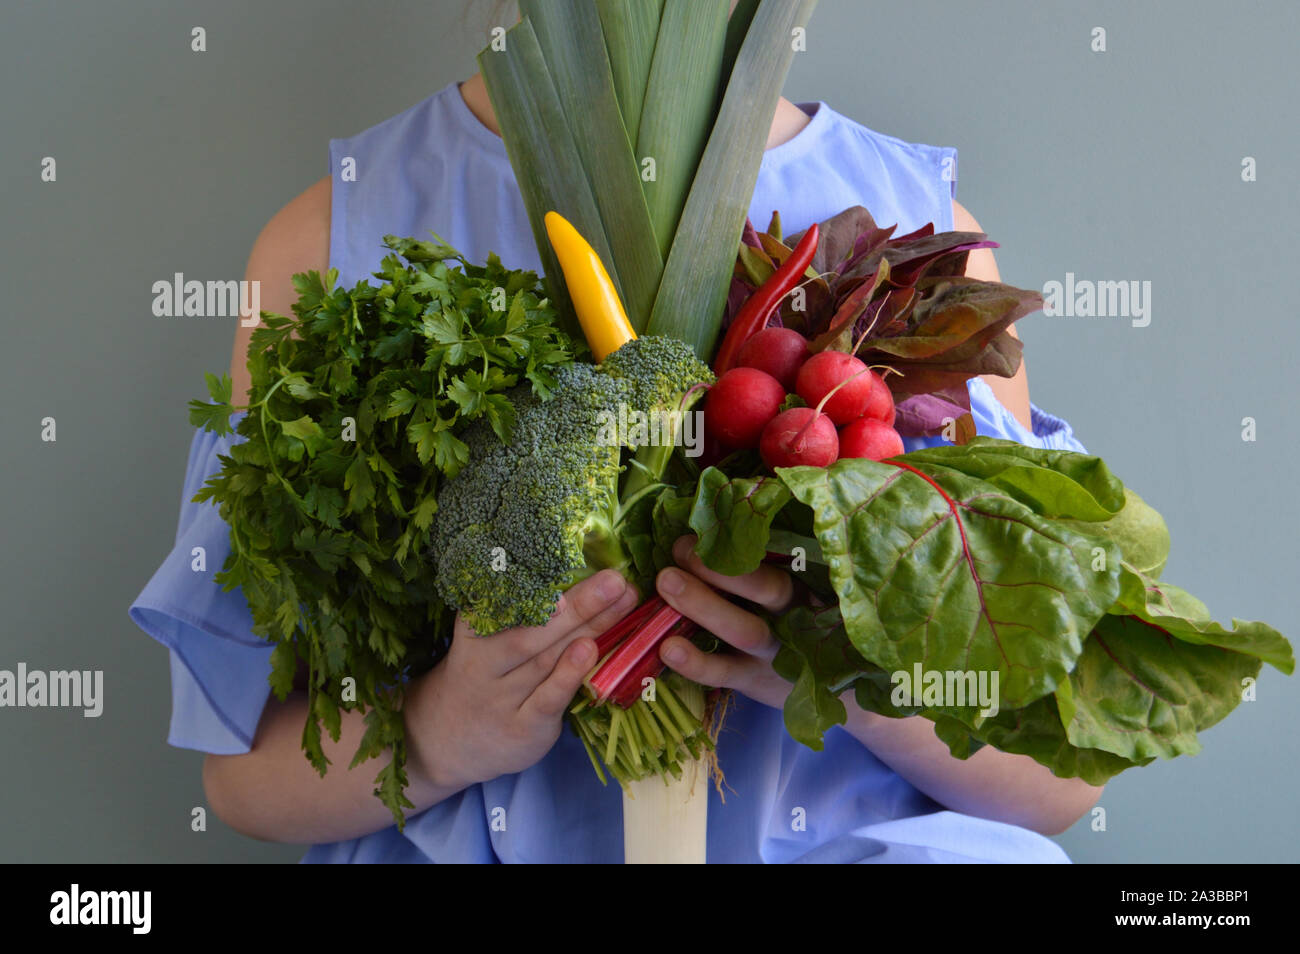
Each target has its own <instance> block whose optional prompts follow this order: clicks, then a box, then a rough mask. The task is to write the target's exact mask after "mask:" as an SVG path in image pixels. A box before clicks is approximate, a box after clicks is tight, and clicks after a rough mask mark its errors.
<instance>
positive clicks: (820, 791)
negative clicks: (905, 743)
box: [129, 83, 1084, 863]
mask: <svg viewBox="0 0 1300 954" xmlns="http://www.w3.org/2000/svg"><path fill="white" fill-rule="evenodd" d="M801 108H803V109H804V110H805V112H807V113H809V115H810V116H811V122H810V123H809V124H808V125H807V126H806V127H805V128H804V129H803V130H802V131H801V132H800V133H799V134H798V135H796V136H795V137H794V138H793V139H791V140H790V141H789V142H786V143H784V144H782V145H780V146H777V147H776V148H774V149H770V150H768V151H767V153H766V154H765V155H764V157H763V164H762V170H761V172H760V174H759V179H758V184H757V187H756V189H755V193H754V199H753V203H752V205H751V207H750V217H751V218H752V219H753V221H754V222H755V223H756V224H757V225H758V227H760V228H761V227H763V226H764V225H766V223H767V220H768V218H769V217H770V216H771V213H772V210H773V209H779V210H780V211H781V215H782V219H783V221H784V223H785V226H786V228H787V230H789V231H791V232H793V231H795V230H797V229H802V228H804V227H806V226H807V225H809V224H811V223H812V222H814V221H821V220H824V219H826V218H828V217H830V216H831V215H833V214H835V213H836V212H839V211H841V210H842V209H845V208H847V207H849V206H851V205H863V206H865V207H866V208H868V209H869V210H870V211H871V213H872V215H873V216H874V217H875V218H876V221H878V222H880V223H882V224H889V223H892V222H897V223H898V226H899V230H898V234H904V233H906V232H910V231H912V230H914V229H916V228H918V227H920V226H921V225H923V224H925V223H927V222H933V223H934V225H935V228H936V229H937V230H939V231H945V230H949V229H951V228H952V226H953V221H952V204H951V200H952V198H953V197H954V195H955V192H956V177H955V169H956V156H957V153H956V150H955V149H952V148H944V147H936V146H928V145H920V144H916V143H908V142H903V141H902V140H899V139H896V138H893V137H891V136H886V135H882V134H881V133H877V132H874V131H872V130H870V129H867V128H866V127H864V126H862V125H859V124H858V123H855V122H853V121H851V120H849V119H847V118H846V117H844V116H842V115H840V114H838V113H836V112H834V111H833V110H832V109H830V107H828V106H827V105H826V104H825V103H809V104H803V105H802V107H801ZM347 159H351V160H353V162H354V163H355V169H356V181H349V182H340V181H339V176H338V171H339V169H340V168H342V164H343V163H344V161H345V160H347ZM329 162H330V165H329V169H330V174H331V175H332V176H333V177H334V187H333V200H332V210H331V211H332V218H331V227H330V264H331V265H332V266H333V267H334V268H337V269H338V270H339V273H340V278H341V281H342V283H343V284H344V285H346V286H348V287H351V286H352V285H353V284H354V283H355V282H357V281H358V280H362V279H367V278H369V277H370V273H371V272H372V271H374V270H375V269H376V268H378V267H379V263H380V260H381V259H382V257H383V255H384V254H385V251H386V250H385V249H384V248H383V247H382V245H381V244H380V241H381V237H382V236H383V235H386V234H396V235H412V236H417V237H426V236H427V232H428V231H429V230H433V231H435V232H437V233H438V234H439V235H441V236H442V237H443V238H444V239H446V240H447V241H448V242H450V243H451V244H452V245H454V246H455V247H456V248H458V249H460V250H461V251H462V252H464V253H465V254H466V256H467V257H468V258H469V259H470V260H471V261H482V260H483V259H485V258H486V256H487V254H488V253H489V252H492V251H495V252H497V253H498V254H499V255H500V256H501V258H502V260H503V261H505V262H506V263H507V264H509V265H510V266H511V267H521V268H522V267H528V268H534V269H537V270H539V271H540V261H539V259H538V255H537V250H536V248H535V247H534V245H533V240H532V232H531V230H530V229H529V226H528V219H527V216H526V214H525V212H524V207H523V204H522V201H521V199H520V197H519V193H518V188H517V186H516V184H515V180H514V175H513V172H512V171H511V168H510V163H509V160H508V159H507V156H506V151H505V147H504V144H503V143H502V141H501V140H500V139H499V138H498V137H497V136H495V135H494V134H493V133H492V132H491V131H490V130H488V129H487V128H486V127H485V126H483V125H482V124H481V123H480V122H479V121H478V120H477V119H476V118H475V117H474V115H473V113H471V112H470V111H469V108H468V107H467V106H466V105H465V103H464V100H463V99H462V98H461V96H460V93H459V90H458V88H457V85H456V84H454V83H453V84H451V85H449V86H447V87H446V88H445V89H443V90H441V91H439V92H438V93H436V94H434V95H433V96H431V97H429V98H427V99H425V100H423V101H422V102H420V103H418V104H416V105H415V106H413V107H411V108H410V109H408V110H406V111H405V112H403V113H401V114H399V115H397V116H394V117H392V118H391V119H388V120H386V121H384V122H382V123H380V124H378V125H376V126H374V127H372V128H370V129H367V130H365V131H364V132H362V133H360V134H358V135H356V136H353V137H351V138H347V139H335V140H331V142H330V150H329ZM970 393H971V402H972V408H973V412H974V418H975V422H976V425H977V430H978V432H979V433H980V434H987V435H990V436H994V437H1002V438H1008V439H1011V440H1015V441H1019V442H1021V443H1024V444H1029V445H1033V446H1036V447H1051V448H1060V449H1066V450H1076V451H1082V450H1084V448H1083V446H1082V445H1081V444H1080V443H1079V442H1078V441H1077V440H1076V439H1075V437H1074V435H1073V433H1072V431H1071V429H1070V427H1069V425H1068V424H1067V423H1066V422H1064V421H1062V420H1061V419H1059V418H1056V417H1053V416H1052V415H1050V414H1047V413H1045V412H1043V411H1041V410H1039V409H1038V408H1034V409H1033V417H1032V423H1033V425H1034V426H1033V430H1032V432H1031V431H1028V430H1026V429H1025V428H1024V427H1023V426H1022V425H1021V424H1020V423H1019V422H1018V421H1016V419H1015V418H1014V417H1013V416H1012V415H1011V413H1010V412H1009V411H1007V410H1006V409H1005V408H1004V407H1003V406H1002V405H1001V404H999V403H998V401H997V400H996V399H995V398H994V396H993V393H992V391H991V390H990V389H989V388H988V386H987V385H986V384H985V383H984V382H983V381H980V380H979V379H975V380H973V381H972V382H971V384H970ZM235 439H237V440H239V439H242V438H235ZM231 440H232V438H230V437H224V438H219V437H216V436H215V435H212V434H210V433H207V432H203V431H198V432H196V433H195V435H194V438H193V442H192V444H191V447H190V455H189V462H188V465H187V468H186V474H185V484H184V488H183V490H182V495H181V510H180V520H179V524H178V528H177V533H176V543H175V547H174V549H173V550H172V552H171V553H170V554H169V555H168V556H167V558H166V560H164V561H163V564H162V566H160V567H159V569H158V570H157V572H156V573H155V574H154V576H153V578H152V579H151V580H150V581H149V583H148V585H146V586H145V588H144V590H143V591H142V592H141V593H140V595H139V597H138V598H137V599H136V601H135V602H134V603H133V604H132V606H131V607H130V611H129V612H130V616H131V618H132V619H133V620H134V621H135V622H136V624H137V625H139V626H140V628H141V629H143V630H144V631H145V632H146V633H148V634H149V635H150V636H152V637H154V638H155V639H157V640H158V641H159V642H160V643H162V644H163V645H164V646H166V647H167V648H168V650H169V652H170V656H171V674H172V696H173V708H172V719H171V728H170V732H169V735H168V742H169V743H170V744H172V745H176V746H181V747H183V748H190V749H197V750H199V751H202V752H211V753H217V754H238V753H243V752H247V751H249V749H250V747H251V745H252V740H253V737H254V735H255V733H256V729H257V724H258V721H259V718H260V716H261V713H262V710H263V707H264V706H265V704H266V702H267V699H268V698H269V695H270V690H269V687H268V684H267V674H268V673H269V671H270V663H269V656H270V649H269V647H268V646H267V645H265V644H264V643H263V642H262V641H261V640H260V639H259V638H258V637H256V636H254V635H253V634H252V633H251V631H250V624H251V618H250V616H249V612H248V607H247V604H246V603H245V601H244V598H243V594H242V592H241V591H239V590H235V591H232V592H229V593H223V592H222V591H221V588H220V587H219V586H218V585H217V584H216V583H214V582H213V581H212V574H213V573H214V572H215V571H216V570H217V569H219V568H220V567H221V564H222V562H223V561H224V560H225V557H226V555H227V554H228V552H229V547H230V544H229V537H228V528H227V527H226V525H225V524H224V522H223V521H222V520H221V518H220V516H219V515H218V512H217V508H216V507H214V506H211V505H207V504H204V505H199V504H194V503H191V502H190V498H191V497H192V496H193V495H194V494H195V493H196V492H197V491H198V489H199V488H200V487H201V486H202V484H203V482H204V481H205V480H206V479H207V477H208V476H209V475H211V474H213V473H215V472H216V471H217V470H218V469H219V468H220V463H219V461H218V460H217V455H218V454H221V453H224V452H225V451H226V450H227V448H228V447H229V446H230V441H231ZM905 443H906V444H907V448H908V450H913V449H915V448H917V447H920V446H932V445H934V444H939V443H943V441H942V440H941V439H939V438H930V439H908V440H907V441H906V442H905ZM195 546H203V547H205V548H206V550H207V570H206V572H194V571H193V570H192V569H191V561H192V556H191V553H192V548H193V547H195ZM718 754H719V758H720V760H721V764H722V766H723V768H724V771H725V772H726V776H727V780H728V783H729V785H730V787H731V788H732V789H734V793H733V792H728V793H727V796H726V800H725V803H724V802H723V801H722V800H721V798H720V797H719V796H718V793H717V792H716V791H713V790H712V789H710V792H709V799H710V802H709V826H708V850H707V857H708V860H709V861H710V862H793V861H803V862H1066V861H1068V859H1067V858H1066V856H1065V854H1064V852H1063V851H1062V850H1061V849H1060V848H1059V847H1058V846H1057V845H1056V844H1055V843H1054V842H1052V841H1050V840H1049V839H1047V838H1044V837H1042V836H1040V835H1038V834H1035V833H1033V832H1030V831H1027V830H1025V829H1022V828H1018V827H1015V826H1012V825H1007V824H1002V823H998V822H991V821H985V820H983V819H977V818H972V817H968V816H965V815H961V814H958V813H956V812H952V811H947V810H945V809H944V808H943V807H942V806H941V805H939V804H937V803H936V802H934V801H933V800H931V799H930V798H928V797H927V796H925V795H923V794H922V793H921V792H919V791H918V790H917V789H915V788H914V787H913V786H912V785H911V784H910V783H908V782H907V781H905V780H904V779H903V778H902V777H900V776H899V775H897V774H896V773H895V772H893V771H892V770H891V769H889V768H888V767H887V766H885V765H884V764H883V763H882V762H880V761H879V760H878V759H876V758H875V756H873V755H872V753H871V752H870V751H868V750H867V749H866V748H865V747H864V746H863V745H862V744H861V743H859V742H858V741H857V740H856V739H854V738H853V737H852V736H850V735H849V734H848V733H847V732H845V731H843V730H842V729H840V728H836V729H833V730H831V732H830V733H828V735H827V738H826V747H825V750H824V751H822V752H814V751H812V750H810V749H808V748H805V747H804V746H802V745H800V744H799V743H797V742H795V741H794V740H793V739H791V738H790V737H789V736H788V735H787V734H786V731H785V728H784V725H783V723H782V716H781V712H780V710H779V709H773V708H769V707H767V706H764V705H761V704H759V703H757V702H753V701H752V700H749V699H746V698H743V697H738V698H737V705H736V707H735V709H734V710H733V712H732V713H731V715H730V717H729V722H728V723H727V725H726V727H725V729H724V732H723V734H722V736H721V738H720V739H719V741H718ZM377 766H378V763H375V767H376V770H377ZM498 808H504V809H505V815H504V819H505V824H504V828H503V826H502V824H501V822H500V819H501V813H500V812H497V811H495V809H498ZM798 809H802V812H798V811H797V810H798ZM796 816H799V817H801V818H803V819H805V827H804V830H795V827H796V826H794V825H792V820H793V819H794V818H795V817H796ZM494 818H495V819H497V823H496V824H495V825H493V824H492V821H493V819H494ZM502 828H503V830H496V829H502ZM622 837H623V836H622V800H621V794H620V790H619V788H618V787H617V786H616V785H612V784H611V785H610V786H609V787H607V788H606V787H602V786H601V785H600V783H599V781H598V780H597V779H596V777H595V774H594V773H593V772H592V769H591V765H590V763H589V761H588V759H587V755H586V753H585V751H584V750H583V747H582V744H581V743H580V741H579V740H578V739H577V737H576V736H574V735H573V734H572V732H571V731H569V730H568V729H567V728H566V729H565V730H564V732H563V733H562V734H561V737H560V740H559V741H558V742H557V743H556V744H555V746H554V748H553V749H552V750H551V752H550V753H549V754H548V755H547V756H546V757H545V758H543V759H542V760H541V761H540V762H539V763H538V764H536V765H535V766H533V767H532V768H530V769H528V770H526V771H524V772H520V773H519V774H517V775H507V776H502V777H501V778H497V779H493V780H492V781H490V782H484V783H482V784H479V785H474V786H472V787H471V788H468V789H466V790H465V791H463V792H461V793H459V794H458V795H456V796H454V797H452V798H450V799H448V800H447V801H445V802H442V803H441V804H439V805H435V806H434V807H432V808H430V809H428V810H427V811H425V812H423V813H421V814H419V815H417V816H415V817H413V818H411V819H409V820H408V822H407V825H406V830H405V832H399V831H398V830H397V828H396V826H393V827H390V828H387V829H385V830H383V831H379V832H375V833H374V834H371V835H367V836H366V837H363V838H357V839H353V840H350V841H344V842H338V843H335V844H326V845H315V846H313V847H312V848H311V849H310V850H309V851H308V852H307V854H306V856H305V857H304V858H303V861H306V862H358V863H366V862H615V863H617V862H621V861H622V857H623V842H622Z"/></svg>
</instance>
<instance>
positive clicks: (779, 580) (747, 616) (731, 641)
mask: <svg viewBox="0 0 1300 954" xmlns="http://www.w3.org/2000/svg"><path fill="white" fill-rule="evenodd" d="M695 542H696V538H695V537H693V536H685V537H681V538H679V539H678V540H677V543H676V544H675V545H674V546H673V558H674V559H675V560H676V561H677V565H678V566H680V567H682V569H681V570H679V569H675V568H672V567H669V568H667V569H664V570H662V571H660V573H659V576H658V578H657V579H656V581H655V584H656V587H657V588H658V590H659V595H660V596H662V597H663V598H664V600H666V601H667V602H668V603H669V604H670V605H671V606H672V607H673V609H675V610H677V611H678V612H679V613H681V614H682V615H683V616H686V617H688V618H690V619H693V620H694V621H695V622H697V623H699V624H700V626H701V627H702V628H704V629H707V630H708V631H709V632H711V633H713V635H715V636H717V637H718V638H719V639H720V640H722V641H723V642H724V643H726V644H727V645H728V646H730V647H731V648H732V649H733V650H735V651H734V652H726V651H721V652H716V653H704V652H701V651H700V650H699V649H697V648H696V647H695V644H694V643H692V642H691V641H690V640H689V639H683V638H682V637H680V636H674V637H672V638H671V639H666V640H664V643H663V645H662V646H661V647H660V648H659V658H660V659H662V660H663V661H664V664H665V665H667V666H669V667H670V668H672V669H673V670H675V671H676V672H679V673H681V674H682V675H683V676H685V677H686V678H687V679H693V680H694V681H695V682H698V683H700V684H701V685H705V686H718V687H720V688H724V689H734V690H736V691H737V692H739V693H742V694H743V695H746V696H748V697H749V698H751V699H754V700H755V701H757V702H761V703H763V704H764V705H769V706H772V707H773V708H777V709H779V708H781V706H783V705H784V704H785V699H786V696H788V695H789V694H790V688H791V684H790V683H789V682H787V681H786V680H785V679H782V678H781V677H780V676H778V675H777V674H776V672H775V671H774V670H773V669H772V660H773V658H775V656H776V653H777V650H778V649H780V644H779V643H778V642H777V640H776V637H775V636H773V635H772V631H771V629H770V628H769V627H768V625H767V622H766V621H765V620H763V619H762V617H759V616H756V615H755V614H753V613H751V612H749V611H748V610H746V609H743V608H742V607H739V606H737V605H736V604H735V603H732V602H730V601H728V600H727V599H725V598H723V597H722V596H721V595H720V594H719V593H718V592H717V590H722V591H723V592H726V593H731V594H733V595H735V596H739V597H741V598H742V599H744V600H746V601H748V602H750V603H753V604H754V605H756V606H760V607H762V608H763V609H765V610H767V611H768V612H773V613H779V612H781V611H782V610H784V609H785V608H786V607H787V606H789V605H790V603H791V601H792V600H793V599H794V581H793V580H792V579H791V578H790V574H788V573H786V572H785V571H784V570H782V569H781V568H779V567H775V566H760V567H759V568H758V569H757V570H755V571H754V572H753V573H746V574H745V575H744V576H725V575H724V574H721V573H715V572H713V571H712V570H710V569H709V568H708V567H706V566H705V565H704V563H703V562H702V561H701V560H700V558H699V557H698V556H696V555H695V554H694V552H692V550H693V548H694V546H695ZM683 571H685V572H683ZM715 587H716V589H715Z"/></svg>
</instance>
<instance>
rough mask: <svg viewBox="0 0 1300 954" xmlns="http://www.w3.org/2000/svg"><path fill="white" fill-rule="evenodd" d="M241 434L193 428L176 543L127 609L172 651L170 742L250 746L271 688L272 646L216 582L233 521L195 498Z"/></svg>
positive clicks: (234, 751) (237, 749)
mask: <svg viewBox="0 0 1300 954" xmlns="http://www.w3.org/2000/svg"><path fill="white" fill-rule="evenodd" d="M234 420H236V421H237V420H238V416H237V417H236V418H235V419H234ZM241 440H242V438H239V437H238V436H236V435H227V436H224V437H220V436H218V435H216V434H213V433H211V432H209V431H202V430H200V431H197V432H196V433H195V435H194V439H193V441H192V442H191V444H190V456H189V463H188V465H187V467H186V470H185V485H184V488H183V490H182V494H181V509H180V519H179V520H178V522H177V529H176V541H175V544H174V546H173V547H172V550H171V552H170V553H168V554H167V557H166V558H165V559H164V560H163V562H162V565H161V566H159V567H158V569H157V571H156V572H155V573H154V575H153V578H152V579H150V580H149V582H148V583H147V584H146V585H145V587H144V589H143V590H142V591H141V592H140V595H139V596H138V597H136V599H135V602H134V603H132V604H131V607H130V609H129V611H128V612H129V614H130V617H131V619H132V621H134V622H135V624H136V625H137V626H139V627H140V628H141V629H142V630H144V631H145V632H146V633H148V634H149V635H150V636H152V637H153V638H154V639H156V640H158V642H160V643H162V644H163V645H164V646H166V647H167V649H168V651H169V653H170V656H171V677H172V719H171V729H170V731H169V733H168V736H167V741H168V743H170V744H171V745H175V746H178V747H181V748H187V749H198V750H199V751H201V752H210V753H213V754H217V755H238V754H241V753H244V752H247V751H249V750H250V749H251V748H252V744H253V738H254V736H255V735H256V732H257V723H258V721H259V720H260V719H261V716H262V709H263V708H264V707H265V705H266V700H267V697H268V696H269V695H270V691H271V690H270V684H269V683H268V681H267V677H268V675H269V674H270V671H271V663H270V656H271V649H272V647H271V645H270V644H269V643H267V642H266V641H265V640H263V639H261V638H260V637H258V636H256V635H255V634H254V633H253V632H252V624H253V619H252V614H251V613H250V612H249V609H248V603H247V602H246V601H245V600H244V594H243V591H242V590H240V589H238V588H236V589H233V590H230V591H229V592H225V591H223V590H222V588H221V585H220V584H218V583H216V582H215V581H214V580H213V575H214V574H215V573H217V572H218V571H219V570H220V569H221V566H222V564H223V563H224V562H225V559H226V556H227V554H229V552H230V528H229V526H228V525H227V524H226V523H225V521H223V520H222V519H221V515H220V513H219V512H218V509H217V507H216V505H214V504H212V503H203V504H198V503H194V502H193V501H192V498H193V496H194V495H195V494H196V493H197V492H198V491H199V489H200V488H201V487H202V486H203V484H204V482H205V481H206V480H207V478H208V477H210V476H211V475H213V474H215V473H217V471H219V470H220V469H221V462H220V460H218V455H219V454H223V453H226V452H227V451H228V450H229V448H230V447H231V445H232V444H233V443H237V442H239V441H241Z"/></svg>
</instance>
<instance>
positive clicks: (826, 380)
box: [704, 328, 903, 468]
mask: <svg viewBox="0 0 1300 954" xmlns="http://www.w3.org/2000/svg"><path fill="white" fill-rule="evenodd" d="M792 393H793V394H797V395H798V396H799V397H800V398H802V399H803V401H804V402H805V403H806V404H807V405H808V406H807V407H796V408H790V409H789V410H786V411H782V410H781V405H782V404H784V403H785V400H786V397H787V395H788V394H792ZM704 425H705V434H706V439H711V440H713V441H716V442H717V443H718V444H719V445H721V447H722V448H723V449H725V450H726V451H728V452H729V451H734V450H745V449H752V448H757V449H758V452H759V454H760V455H761V456H762V458H763V463H765V464H766V465H767V466H768V467H771V468H776V467H796V466H801V465H803V466H811V467H826V466H828V465H830V464H832V463H834V462H835V461H836V460H840V459H843V458H846V457H867V458H870V459H872V460H884V459H885V458H887V457H894V456H897V455H898V454H901V453H903V440H902V438H901V437H899V436H898V432H897V431H895V430H894V426H893V425H894V399H893V396H892V395H891V394H890V393H889V387H888V385H886V384H885V382H884V380H883V379H882V378H881V377H880V375H878V374H876V372H874V371H872V370H871V369H869V368H868V367H867V366H866V364H864V363H863V362H862V361H861V360H859V359H858V358H856V357H854V356H853V355H851V354H845V353H844V352H842V351H821V352H818V353H817V354H813V355H810V354H809V353H808V341H807V339H805V338H804V337H803V335H801V334H799V333H798V332H797V331H794V330H792V329H789V328H765V329H763V330H761V331H759V332H757V333H755V334H754V335H753V336H752V337H751V338H749V339H748V340H747V341H745V342H744V344H743V345H741V346H740V347H739V350H738V351H737V353H736V366H735V367H733V368H731V370H729V371H726V372H724V373H723V374H722V376H721V377H719V378H718V381H717V383H716V384H715V385H714V386H713V387H712V388H711V389H710V390H709V397H708V401H707V402H706V404H705V406H704Z"/></svg>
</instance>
